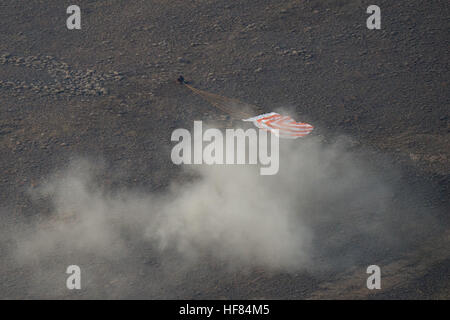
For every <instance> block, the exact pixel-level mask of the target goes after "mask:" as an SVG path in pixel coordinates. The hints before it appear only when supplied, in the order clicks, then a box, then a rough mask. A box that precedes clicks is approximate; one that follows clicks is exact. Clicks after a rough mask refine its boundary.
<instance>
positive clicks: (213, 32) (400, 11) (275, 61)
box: [0, 0, 450, 299]
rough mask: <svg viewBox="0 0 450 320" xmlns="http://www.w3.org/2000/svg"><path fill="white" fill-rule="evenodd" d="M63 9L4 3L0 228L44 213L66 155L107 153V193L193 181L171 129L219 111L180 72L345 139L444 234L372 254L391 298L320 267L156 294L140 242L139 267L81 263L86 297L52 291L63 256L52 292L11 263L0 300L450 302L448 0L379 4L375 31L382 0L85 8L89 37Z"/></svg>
mask: <svg viewBox="0 0 450 320" xmlns="http://www.w3.org/2000/svg"><path fill="white" fill-rule="evenodd" d="M69 4H72V3H68V2H64V1H38V0H32V1H27V2H26V4H24V3H22V2H18V1H9V0H4V1H1V3H0V154H1V156H0V173H1V174H0V208H1V210H0V211H2V215H3V216H4V217H5V218H3V219H2V221H1V223H2V225H3V227H5V226H7V223H8V222H7V221H10V220H11V219H21V220H23V219H35V218H36V217H35V216H36V215H37V214H39V213H40V212H41V213H42V212H48V211H49V208H46V207H45V205H44V204H41V203H40V204H36V202H34V201H33V200H32V199H30V197H29V196H28V192H29V190H30V188H33V187H35V186H38V185H39V184H40V183H41V182H42V181H43V180H44V179H45V178H46V177H48V176H49V175H51V174H52V173H53V172H55V170H57V169H59V168H63V167H64V166H66V165H67V163H68V162H69V161H70V160H71V159H73V158H78V157H88V158H101V159H102V160H104V161H105V163H106V165H107V167H108V171H107V172H108V173H107V174H105V175H103V176H102V177H101V178H100V179H101V181H100V183H102V184H104V185H107V186H109V187H111V188H132V189H139V190H144V191H145V192H164V190H165V189H166V188H167V187H168V185H169V184H170V183H171V182H172V181H174V179H179V180H180V181H183V179H184V176H183V173H182V172H181V171H180V170H179V167H177V166H175V165H173V164H172V162H171V161H170V146H171V141H170V134H171V132H172V131H173V130H174V129H175V128H180V127H183V128H191V127H192V122H193V121H194V120H199V119H204V118H205V117H209V118H219V117H222V116H223V114H222V113H221V112H220V111H218V110H215V109H214V108H211V106H210V105H209V104H208V103H207V102H205V101H202V100H201V99H200V98H199V97H197V96H195V95H192V93H191V92H189V90H187V89H186V88H184V87H182V86H180V85H178V84H177V83H176V81H175V79H176V78H177V77H178V76H179V75H180V74H183V75H184V76H185V78H187V79H188V80H189V81H191V83H192V84H193V85H194V86H196V87H198V88H201V89H204V90H208V91H211V92H214V93H217V94H221V95H224V96H227V97H233V98H237V99H240V100H242V101H245V102H248V103H252V104H255V105H258V106H260V107H261V110H262V111H267V112H269V111H273V109H276V108H279V107H284V106H288V107H289V108H290V109H291V110H294V111H295V113H296V116H295V117H296V118H298V119H301V120H302V121H305V122H309V123H313V124H314V125H315V128H316V129H315V131H314V133H313V134H314V135H318V136H321V137H323V139H331V137H335V136H337V135H345V136H347V137H350V138H351V139H352V141H354V143H355V147H356V148H360V149H361V148H363V149H367V150H370V152H372V153H373V154H374V156H373V158H372V159H373V161H374V162H376V159H378V158H377V157H380V158H381V157H382V158H383V159H388V160H387V161H388V162H389V163H390V164H391V165H392V166H394V167H395V168H396V170H398V171H399V172H400V173H401V174H400V175H401V177H400V180H401V183H402V184H404V185H407V186H408V191H406V190H405V192H404V193H403V194H402V195H401V198H402V201H404V202H405V203H409V204H410V205H411V206H414V207H415V208H416V209H417V210H420V212H421V213H422V214H423V215H427V216H428V215H429V216H430V217H433V219H434V220H435V221H437V222H438V223H437V225H439V227H436V229H431V230H428V231H429V232H428V233H427V236H426V237H425V239H424V240H421V241H420V244H414V245H413V246H412V247H410V248H409V249H408V250H407V251H405V252H403V253H402V254H401V255H392V254H388V253H386V256H385V257H381V258H379V261H380V263H382V270H383V289H382V290H373V291H372V290H368V289H367V288H366V287H365V279H366V278H367V274H366V273H365V267H366V266H365V265H364V264H357V265H355V266H353V267H351V268H345V269H343V270H341V269H340V270H339V271H335V272H331V273H326V274H318V275H316V274H310V273H308V272H296V273H284V272H270V271H266V270H253V271H252V272H243V273H240V272H237V271H233V272H228V271H226V270H221V269H220V267H219V266H218V265H217V264H215V263H214V262H211V263H210V264H209V263H208V262H205V263H202V264H201V265H200V266H197V267H195V268H194V269H193V270H189V271H187V272H180V273H179V274H178V271H176V270H175V271H173V273H172V275H173V277H174V278H175V280H174V281H173V282H172V283H171V285H170V286H166V287H160V288H158V290H155V288H152V289H151V290H150V289H149V288H148V286H147V282H148V281H152V279H153V278H152V277H154V275H153V276H152V275H149V274H148V270H153V269H152V268H153V267H154V265H153V262H152V261H153V260H152V259H151V257H152V251H151V250H150V249H146V248H145V245H144V244H139V245H138V244H136V245H135V246H134V245H131V248H130V252H132V254H131V258H130V259H131V260H132V261H133V266H134V267H133V268H132V269H131V270H130V269H129V268H127V263H125V264H120V263H115V264H114V267H113V268H111V267H109V264H108V263H109V262H108V261H104V260H102V259H101V258H92V257H89V256H86V257H84V259H86V261H85V263H84V265H87V268H88V270H93V269H96V268H97V269H102V270H104V273H103V275H104V278H101V277H100V278H101V279H97V280H98V283H102V284H103V285H102V287H101V288H96V289H95V290H91V291H89V290H87V291H81V292H80V293H73V292H68V291H64V290H60V291H59V290H56V291H50V290H48V288H49V286H46V285H45V283H46V281H60V280H61V279H62V280H61V281H63V283H64V281H65V280H64V279H65V277H66V275H65V274H64V269H65V267H62V266H65V265H66V264H65V262H66V260H65V259H66V258H67V257H54V260H53V262H52V263H53V264H54V265H61V270H63V271H62V273H61V275H60V276H57V277H56V280H55V279H50V278H51V277H50V276H48V277H50V278H48V279H47V278H46V275H43V276H42V278H41V280H40V281H41V282H42V288H39V286H36V285H35V282H34V281H35V280H36V279H34V276H35V274H34V275H33V277H32V276H31V275H30V274H29V273H30V272H31V273H33V272H35V270H34V269H33V266H22V265H17V264H14V263H12V262H11V261H7V258H4V259H2V258H1V257H0V259H2V260H3V262H2V263H0V298H2V299H17V298H69V299H71V298H99V297H100V298H156V299H157V298H211V299H229V298H249V299H253V298H255V299H259V298H273V299H342V298H350V299H449V298H450V276H449V275H450V227H449V226H450V224H449V223H450V218H449V208H450V206H449V201H448V200H449V194H450V193H449V186H450V180H449V173H450V165H449V156H450V134H449V132H450V126H449V124H450V122H449V110H450V109H449V106H450V104H449V102H450V101H449V98H450V95H449V89H448V85H449V83H448V82H449V62H450V61H449V52H448V51H449V48H450V43H449V33H448V30H449V27H450V25H449V19H448V18H449V17H450V5H449V2H448V1H430V2H427V3H426V4H424V2H423V1H417V0H409V1H384V0H379V1H378V2H377V3H376V4H377V5H378V6H379V7H380V8H381V15H382V28H381V30H368V29H367V27H366V19H367V17H368V15H367V13H366V8H367V6H369V5H370V4H372V3H371V2H370V3H369V2H367V1H362V0H348V1H336V0H334V1H332V0H323V1H307V0H287V1H268V0H258V1H256V0H250V1H240V0H239V1H226V0H195V1H181V0H173V1H165V0H152V1H144V0H141V1H139V0H127V1H125V0H114V1H113V0H111V1H109V0H108V1H81V0H79V1H77V3H76V4H77V5H79V6H80V7H81V13H82V20H81V21H82V29H81V30H68V29H67V28H66V18H67V16H68V15H67V14H66V8H67V6H68V5H69ZM119 171H120V172H125V173H126V174H123V175H121V176H120V177H119V178H117V177H116V176H114V174H113V173H114V172H119ZM41 205H42V207H40V206H41ZM6 217H7V218H6ZM417 228H418V229H420V228H421V225H419V224H418V225H417ZM2 241H3V242H4V241H6V240H2ZM4 243H5V242H4ZM349 245H351V244H349ZM2 254H3V255H5V256H6V255H7V249H5V246H3V247H2V248H0V255H2ZM88 261H90V262H88ZM47 263H48V262H47ZM136 266H137V267H136ZM148 268H149V269H148ZM88 272H89V271H88ZM152 272H153V271H152ZM130 273H136V276H133V277H131V278H132V279H131V280H130ZM124 274H127V275H128V276H127V277H125V276H123V277H122V275H124ZM31 277H32V278H33V285H29V282H27V281H28V280H29V279H30V278H31ZM58 277H59V278H58ZM124 282H127V283H126V284H124ZM124 287H126V288H127V289H124Z"/></svg>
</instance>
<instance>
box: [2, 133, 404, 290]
mask: <svg viewBox="0 0 450 320" xmlns="http://www.w3.org/2000/svg"><path fill="white" fill-rule="evenodd" d="M350 149H351V143H349V142H348V141H346V140H345V139H338V140H337V141H335V142H334V143H325V142H323V141H321V139H319V138H318V137H313V136H311V137H308V139H304V140H296V141H287V142H284V141H281V146H280V152H281V154H280V171H279V173H278V174H277V175H274V176H261V175H260V174H259V168H258V167H257V166H255V165H253V166H247V165H243V166H235V165H228V166H222V165H219V166H192V167H189V168H185V170H186V171H187V173H188V174H189V176H193V178H191V179H184V180H183V182H176V181H174V182H173V183H172V185H171V187H170V188H169V189H168V190H167V191H166V192H164V193H162V194H161V193H159V194H152V193H149V192H145V191H142V190H140V191H137V190H128V191H124V190H123V189H122V190H111V189H109V188H106V187H105V186H104V185H102V183H101V179H100V176H101V173H102V170H104V169H102V166H98V165H97V164H95V162H92V161H87V160H79V161H76V162H73V163H71V164H70V165H69V166H68V167H67V168H66V169H65V170H62V171H59V172H58V173H56V174H55V175H54V176H53V177H51V178H49V179H48V181H47V182H45V183H43V184H42V186H40V187H39V188H38V189H37V190H34V191H33V192H32V196H33V198H34V199H35V201H48V202H49V203H50V205H51V208H52V209H51V212H50V213H49V214H47V215H44V214H40V213H39V212H36V215H37V216H39V217H40V218H39V219H38V221H37V222H36V221H34V222H33V223H32V224H30V223H23V222H22V223H20V224H19V225H18V222H8V223H6V222H5V221H4V226H7V227H5V228H4V233H3V235H2V237H8V241H7V242H4V243H8V246H6V245H3V250H2V254H3V256H6V258H5V259H4V266H3V268H2V269H3V272H5V270H6V271H8V270H9V272H16V271H17V270H18V269H20V268H22V267H23V268H27V270H34V269H36V270H38V271H36V272H38V273H39V274H40V275H41V276H42V274H46V270H52V272H53V271H55V270H53V269H52V267H51V266H52V263H53V264H54V263H57V262H58V261H64V262H65V261H73V262H72V263H75V264H76V262H77V261H80V262H79V263H84V264H94V265H95V263H98V264H101V263H106V262H107V263H106V266H103V267H102V270H105V271H104V272H105V273H111V272H112V271H111V268H108V263H110V264H114V263H117V264H119V265H120V263H121V262H123V263H124V264H125V265H126V269H127V272H128V276H124V277H125V278H124V279H126V280H123V281H125V282H127V283H128V286H127V289H124V286H125V285H123V286H122V292H121V293H117V294H116V296H119V297H120V296H123V295H127V294H128V295H130V294H131V295H132V294H137V293H136V292H134V291H133V290H134V289H133V285H130V283H134V282H133V281H135V279H134V276H131V275H130V274H134V273H138V272H141V271H139V270H142V268H143V265H144V263H143V261H147V262H146V263H148V261H153V262H154V263H156V264H157V265H158V268H157V270H158V271H157V272H156V271H155V274H154V276H153V278H152V279H153V284H152V285H153V286H155V289H154V290H153V292H154V293H155V294H156V293H157V292H158V290H161V289H158V288H160V287H158V286H157V285H156V284H155V283H160V284H161V286H164V285H167V283H166V282H168V281H166V280H165V277H169V274H170V277H171V278H172V279H173V278H177V275H176V274H177V272H178V277H182V275H180V270H189V269H191V268H193V269H195V268H198V266H199V265H202V264H204V263H210V262H211V261H215V262H216V263H218V264H219V265H222V266H224V267H225V269H226V270H229V271H231V272H242V271H246V270H247V271H250V270H255V269H258V270H266V271H267V272H298V271H305V270H306V271H307V272H314V271H317V270H319V271H320V270H322V269H330V268H331V269H333V268H338V267H342V266H344V267H345V266H349V265H351V264H353V263H358V261H364V259H365V258H367V257H371V258H372V259H373V260H375V259H376V257H377V255H379V254H380V252H382V250H383V249H384V248H385V247H390V248H391V249H392V248H394V247H396V246H399V245H403V244H404V239H403V234H406V233H408V232H409V231H410V229H409V224H408V223H406V222H404V221H403V223H402V225H401V226H400V225H397V224H396V223H397V222H396V221H398V219H402V217H403V216H404V214H405V213H403V212H402V211H401V209H399V208H398V207H397V206H396V205H395V203H394V201H393V197H394V194H395V193H396V192H397V191H396V190H395V188H396V186H395V184H393V183H392V181H391V182H388V180H392V179H393V177H395V175H393V174H392V172H389V170H384V171H383V172H382V171H381V169H376V168H375V167H373V166H371V165H369V163H368V161H367V157H366V156H364V153H358V152H356V151H351V150H350ZM192 173H193V174H192ZM408 214H412V213H408ZM11 230H14V232H11ZM5 246H6V247H5ZM105 261H106V262H105ZM155 261H156V262H155ZM153 262H152V263H153ZM121 268H122V267H118V270H119V271H117V272H120V270H122V269H121ZM130 270H131V271H130ZM155 270H156V269H155ZM169 270H170V271H169ZM122 271H123V270H122ZM59 272H60V271H59ZM208 272H209V271H208ZM94 274H95V272H93V273H92V274H91V280H92V281H94V282H95V279H94V278H95V277H98V276H97V275H94ZM130 277H131V278H132V279H134V280H133V281H131V280H130ZM119 278H120V277H119ZM39 279H41V278H39ZM40 281H41V282H40V283H41V284H42V280H40ZM60 290H61V292H62V291H63V289H60ZM55 292H59V291H55ZM125 292H126V293H125ZM55 294H56V295H57V294H58V293H55ZM103 294H104V295H106V296H114V295H112V294H111V293H107V292H106V293H105V292H103V291H101V292H100V293H99V295H100V296H102V295H103ZM169 296H170V297H173V295H169Z"/></svg>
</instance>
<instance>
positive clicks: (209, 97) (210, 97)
mask: <svg viewBox="0 0 450 320" xmlns="http://www.w3.org/2000/svg"><path fill="white" fill-rule="evenodd" d="M183 84H184V85H185V86H186V87H187V88H189V89H190V90H191V91H192V92H194V93H195V94H197V95H199V96H201V97H202V98H203V99H205V100H206V101H208V102H209V103H210V104H212V105H213V106H214V107H216V108H217V109H219V110H221V111H223V112H225V113H227V114H229V115H230V116H233V117H235V118H249V117H251V115H250V114H248V113H246V112H243V111H234V110H231V109H230V108H227V107H226V106H224V104H226V103H236V104H241V105H242V102H240V101H238V100H235V99H230V98H226V97H223V96H220V95H218V94H214V93H210V92H206V91H203V90H199V89H197V88H194V87H192V86H190V85H188V84H187V83H183ZM219 101H221V102H222V104H220V103H219ZM247 105H248V104H247ZM248 106H251V105H248ZM252 107H255V106H252Z"/></svg>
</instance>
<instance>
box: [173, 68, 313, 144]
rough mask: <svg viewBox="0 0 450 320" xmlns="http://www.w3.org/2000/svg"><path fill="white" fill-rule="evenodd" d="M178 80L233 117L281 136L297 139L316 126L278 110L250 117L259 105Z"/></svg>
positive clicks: (181, 79) (182, 79) (181, 78)
mask: <svg viewBox="0 0 450 320" xmlns="http://www.w3.org/2000/svg"><path fill="white" fill-rule="evenodd" d="M178 82H179V83H180V84H183V85H185V86H186V87H187V88H189V89H190V90H191V91H192V92H194V93H195V94H197V95H199V96H201V97H202V98H203V99H205V100H206V101H208V102H209V103H211V104H212V105H213V106H215V107H216V108H218V109H220V110H222V111H224V112H226V113H228V114H229V115H231V116H232V117H234V118H237V119H242V118H245V119H242V120H243V121H249V122H253V123H254V124H255V126H256V127H258V128H260V129H264V130H267V131H270V132H272V133H275V134H276V135H278V136H279V137H280V138H286V139H296V138H299V137H303V136H306V135H307V134H309V133H310V132H311V131H312V130H313V128H314V127H313V126H312V125H310V124H307V123H301V122H295V121H294V119H292V118H291V117H290V116H282V115H280V114H279V113H276V112H270V113H265V114H261V115H259V116H255V117H250V116H251V114H255V113H256V112H257V111H256V110H258V109H259V107H257V106H255V105H252V104H249V103H244V102H242V101H239V100H237V99H232V98H227V97H223V96H220V95H218V94H214V93H211V92H207V91H203V90H199V89H197V88H194V87H192V86H190V85H189V84H187V83H186V82H185V81H184V78H183V76H180V78H178ZM247 117H250V118H247ZM277 130H278V131H277Z"/></svg>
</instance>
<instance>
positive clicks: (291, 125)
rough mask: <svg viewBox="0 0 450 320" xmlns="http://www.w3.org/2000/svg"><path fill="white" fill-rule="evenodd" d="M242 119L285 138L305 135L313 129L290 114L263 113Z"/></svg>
mask: <svg viewBox="0 0 450 320" xmlns="http://www.w3.org/2000/svg"><path fill="white" fill-rule="evenodd" d="M242 120H243V121H250V122H253V123H254V124H255V126H256V127H258V128H260V129H264V130H267V131H270V132H272V133H274V134H276V135H277V136H279V137H280V138H285V139H297V138H299V137H303V136H306V135H307V134H309V133H310V132H311V131H312V130H313V129H314V127H313V126H312V125H310V124H307V123H301V122H295V120H294V119H292V118H291V117H290V116H282V115H281V114H279V113H276V112H270V113H265V114H261V115H259V116H256V117H252V118H248V119H242ZM276 130H278V132H277V131H276Z"/></svg>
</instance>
